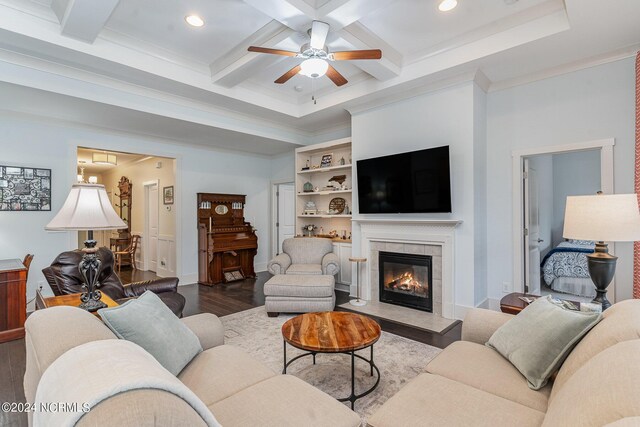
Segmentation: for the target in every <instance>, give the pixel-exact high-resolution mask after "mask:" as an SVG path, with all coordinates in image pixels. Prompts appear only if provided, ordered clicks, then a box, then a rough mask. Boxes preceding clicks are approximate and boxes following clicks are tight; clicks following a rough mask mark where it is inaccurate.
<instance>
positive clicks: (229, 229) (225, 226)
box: [198, 193, 258, 286]
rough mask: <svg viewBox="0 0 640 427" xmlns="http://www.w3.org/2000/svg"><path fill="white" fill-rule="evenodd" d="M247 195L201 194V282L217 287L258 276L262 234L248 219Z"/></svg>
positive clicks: (199, 273) (199, 255) (199, 229)
mask: <svg viewBox="0 0 640 427" xmlns="http://www.w3.org/2000/svg"><path fill="white" fill-rule="evenodd" d="M245 201H246V196H244V195H238V194H213V193H198V283H199V284H201V285H208V286H213V285H216V284H219V283H227V282H233V281H236V280H242V279H244V278H248V277H249V278H253V277H256V273H255V270H254V268H253V259H254V257H255V256H256V253H257V251H258V236H256V233H255V230H254V228H253V226H252V225H251V224H250V223H249V222H247V221H245V220H244V205H245Z"/></svg>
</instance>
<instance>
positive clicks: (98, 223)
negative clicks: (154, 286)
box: [45, 184, 126, 311]
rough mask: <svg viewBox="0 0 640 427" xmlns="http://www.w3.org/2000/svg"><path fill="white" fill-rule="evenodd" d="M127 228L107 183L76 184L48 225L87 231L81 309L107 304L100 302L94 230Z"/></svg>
mask: <svg viewBox="0 0 640 427" xmlns="http://www.w3.org/2000/svg"><path fill="white" fill-rule="evenodd" d="M123 227H126V224H125V223H124V221H123V220H122V219H121V218H120V217H119V216H118V214H117V213H116V211H115V210H114V209H113V207H112V206H111V202H110V201H109V196H108V195H107V192H106V190H105V189H104V185H99V184H74V185H73V186H72V187H71V191H70V192H69V196H68V197H67V200H66V201H65V202H64V205H62V209H60V212H58V213H57V214H56V216H55V217H54V218H53V219H52V220H51V222H49V224H47V226H46V227H45V229H46V230H56V231H57V230H60V231H81V230H82V231H87V232H88V235H87V240H85V241H84V248H83V249H82V251H83V252H84V255H83V256H82V260H81V261H80V265H79V266H78V269H79V270H80V274H81V275H82V277H83V279H84V284H83V285H82V288H83V289H84V290H85V291H86V292H84V293H83V294H82V296H81V297H80V300H81V301H82V304H80V308H83V309H85V310H87V311H96V310H98V309H99V308H104V307H106V304H105V303H103V302H102V301H100V297H101V296H102V294H101V292H100V291H99V290H98V289H97V288H98V287H99V286H100V283H99V282H98V277H99V275H100V270H101V269H102V261H101V260H100V259H99V258H98V257H97V255H96V252H97V251H98V248H96V245H97V243H98V242H96V241H95V240H94V239H93V231H94V230H118V229H122V228H123Z"/></svg>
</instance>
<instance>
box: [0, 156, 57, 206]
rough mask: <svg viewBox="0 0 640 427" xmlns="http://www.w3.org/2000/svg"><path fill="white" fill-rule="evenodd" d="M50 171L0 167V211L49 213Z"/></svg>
mask: <svg viewBox="0 0 640 427" xmlns="http://www.w3.org/2000/svg"><path fill="white" fill-rule="evenodd" d="M50 210H51V169H39V168H23V167H19V166H0V211H50Z"/></svg>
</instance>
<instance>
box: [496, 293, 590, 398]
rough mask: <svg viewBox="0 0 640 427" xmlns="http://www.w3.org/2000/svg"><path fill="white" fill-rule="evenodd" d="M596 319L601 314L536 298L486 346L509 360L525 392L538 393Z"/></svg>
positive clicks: (544, 298)
mask: <svg viewBox="0 0 640 427" xmlns="http://www.w3.org/2000/svg"><path fill="white" fill-rule="evenodd" d="M600 318H601V313H592V312H591V313H587V312H581V311H575V310H569V309H567V308H564V307H563V306H562V305H560V304H558V303H556V302H554V300H553V298H552V297H551V296H547V297H543V298H538V299H537V300H535V301H534V302H532V303H531V304H530V305H529V306H528V307H526V308H525V309H524V310H522V311H521V312H520V313H519V314H518V315H517V316H514V317H513V319H511V320H509V321H508V322H507V323H505V324H504V325H502V326H501V327H500V328H499V329H498V330H496V331H495V332H494V334H493V335H492V336H491V338H489V341H488V342H487V344H486V345H487V346H489V347H491V348H493V349H495V350H496V351H497V352H498V353H500V354H501V355H502V356H504V357H505V358H506V359H507V360H509V362H511V364H512V365H513V366H515V367H516V369H518V371H520V373H521V374H522V375H524V376H525V378H526V379H527V381H528V383H529V388H531V389H533V390H539V389H541V388H542V387H544V386H545V385H546V384H547V381H549V377H551V375H553V373H555V371H556V370H558V369H559V368H560V366H561V365H562V362H564V359H565V358H566V357H567V356H568V355H569V353H570V352H571V350H572V349H573V347H574V346H575V345H576V344H577V343H578V342H579V341H580V339H581V338H582V337H583V336H584V335H585V334H586V333H587V332H589V330H590V329H591V328H593V327H594V326H595V325H596V324H597V323H598V322H599V321H600Z"/></svg>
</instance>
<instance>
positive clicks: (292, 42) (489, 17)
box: [0, 0, 640, 144]
mask: <svg viewBox="0 0 640 427" xmlns="http://www.w3.org/2000/svg"><path fill="white" fill-rule="evenodd" d="M437 6H438V1H437V0H0V49H1V50H0V79H1V80H2V81H4V82H7V83H13V84H17V85H21V86H28V87H31V88H35V89H40V90H43V91H47V92H52V93H57V94H60V95H65V96H68V97H75V98H81V99H83V100H89V101H93V102H99V103H104V104H109V105H112V106H120V107H125V108H130V109H133V110H137V111H139V112H144V113H146V114H153V115H158V116H163V117H169V118H171V119H176V120H185V121H188V122H192V123H197V124H198V125H202V126H216V127H225V128H226V129H227V130H232V131H240V132H248V133H251V134H252V135H254V136H261V137H266V138H271V139H274V140H286V141H287V142H291V143H300V144H304V143H308V142H311V141H312V139H313V135H316V134H318V133H322V132H330V131H332V130H335V129H336V128H338V127H340V126H343V127H344V126H347V125H348V121H349V114H348V113H347V112H346V111H345V110H346V109H352V108H356V107H357V106H360V105H366V104H367V103H371V102H384V100H385V99H387V98H388V99H394V97H397V96H401V94H411V93H415V92H416V91H417V90H427V89H428V88H429V87H436V86H438V85H442V84H445V83H446V82H454V81H456V80H461V79H469V78H474V77H476V78H477V79H478V81H480V82H482V84H483V86H484V88H485V89H490V88H491V87H492V86H493V87H500V86H501V85H505V84H508V82H516V81H520V80H523V79H526V78H527V76H529V75H531V74H532V73H538V72H545V71H548V70H553V69H560V68H562V67H565V68H568V67H571V66H574V65H575V64H583V65H584V64H588V63H589V61H590V60H592V59H594V58H596V59H597V58H600V59H599V60H602V58H603V55H604V56H607V55H613V56H615V55H621V54H628V53H629V52H631V51H632V50H633V49H635V48H637V47H638V43H640V32H638V31H637V16H640V2H639V1H637V0H616V1H601V0H564V1H563V0H515V1H514V0H507V1H505V0H459V5H458V7H457V8H455V9H454V10H452V11H449V12H446V13H443V12H440V11H439V10H438V7H437ZM189 14H197V15H199V16H201V17H202V18H203V20H204V22H205V25H204V26H203V27H200V28H194V27H191V26H189V25H188V24H187V23H186V22H185V20H184V18H185V16H186V15H189ZM313 20H322V21H325V22H327V23H329V24H330V25H331V28H330V33H329V36H328V38H327V47H328V48H329V50H330V51H339V50H352V49H371V48H379V49H381V50H382V51H383V58H382V59H381V60H373V61H371V60H369V61H338V62H335V63H333V64H332V65H334V66H335V68H336V69H337V70H338V71H339V72H340V73H342V74H343V75H344V76H345V77H346V78H347V79H348V80H349V83H347V84H346V85H344V86H342V87H336V86H335V85H334V84H333V83H331V81H330V80H329V79H328V78H326V77H322V78H319V79H311V78H308V77H305V76H302V75H296V76H295V77H293V78H292V79H290V80H289V81H288V82H287V83H285V84H283V85H276V84H274V83H273V82H274V80H275V79H276V78H278V77H279V76H280V75H282V74H283V73H284V72H286V71H287V70H289V69H291V68H292V67H293V66H295V65H296V64H299V63H300V62H301V61H302V59H301V58H291V57H284V56H276V55H265V54H258V53H251V52H248V51H247V47H248V46H250V45H258V46H265V47H271V48H278V49H285V50H292V51H298V50H299V49H300V46H301V45H302V44H304V43H308V41H309V36H308V35H307V30H308V29H309V28H310V27H311V23H312V21H313ZM470 76H471V77H470ZM443 82H445V83H443ZM312 97H313V99H312ZM247 121H249V122H251V123H252V126H249V127H248V128H247V127H246V126H245V127H244V128H243V127H242V126H241V123H245V124H246V122H247ZM283 132H284V133H287V134H288V137H286V138H280V137H279V136H278V135H280V134H283Z"/></svg>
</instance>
